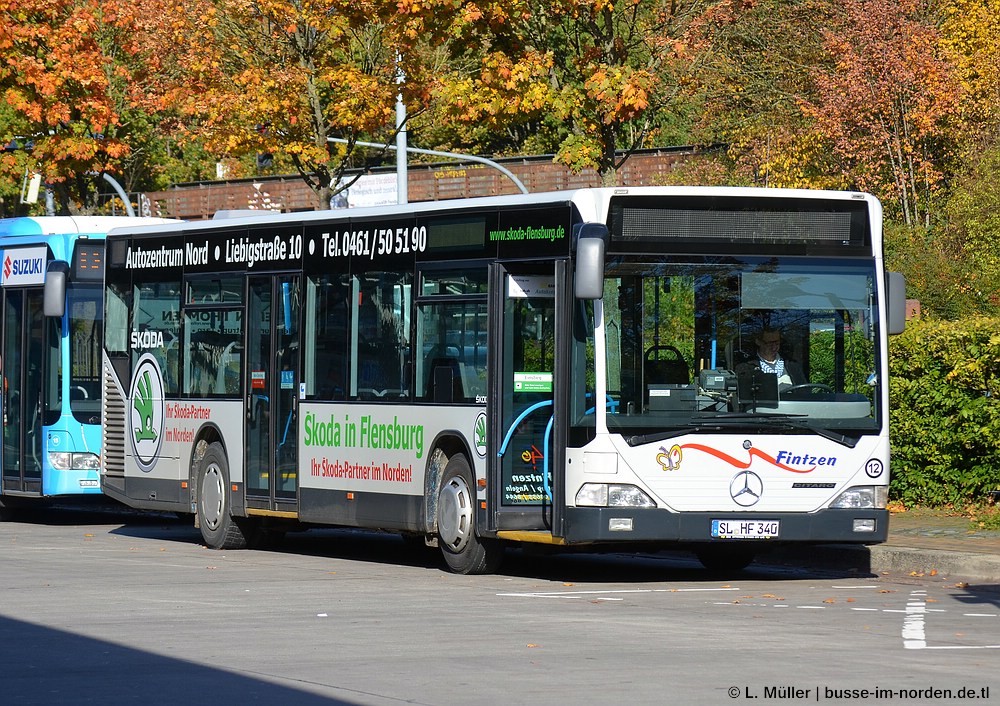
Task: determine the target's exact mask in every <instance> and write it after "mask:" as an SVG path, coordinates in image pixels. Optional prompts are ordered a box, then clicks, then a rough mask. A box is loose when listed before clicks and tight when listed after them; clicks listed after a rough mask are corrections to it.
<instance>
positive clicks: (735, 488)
mask: <svg viewBox="0 0 1000 706" xmlns="http://www.w3.org/2000/svg"><path fill="white" fill-rule="evenodd" d="M763 494H764V481H762V480H761V479H760V476H758V475H757V474H756V473H754V472H753V471H743V472H742V473H737V474H736V475H735V476H733V479H732V480H731V481H730V482H729V495H730V496H731V497H732V499H733V502H735V503H736V504H737V505H739V506H741V507H750V506H751V505H756V504H757V502H758V501H759V500H760V496H761V495H763Z"/></svg>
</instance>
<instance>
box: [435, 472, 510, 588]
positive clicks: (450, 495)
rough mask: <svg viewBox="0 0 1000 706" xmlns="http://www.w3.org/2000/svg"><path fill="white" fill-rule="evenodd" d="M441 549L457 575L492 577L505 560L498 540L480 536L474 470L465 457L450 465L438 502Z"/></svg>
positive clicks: (449, 565) (445, 474) (450, 567)
mask: <svg viewBox="0 0 1000 706" xmlns="http://www.w3.org/2000/svg"><path fill="white" fill-rule="evenodd" d="M437 526H438V545H439V546H440V547H441V554H442V555H443V556H444V561H445V563H446V564H447V565H448V568H449V569H450V570H451V571H453V572H455V573H456V574H489V573H493V572H494V571H496V569H497V567H499V566H500V560H501V559H502V558H503V546H502V545H501V544H500V543H499V542H498V541H497V540H495V539H485V538H481V537H479V536H477V535H476V492H475V485H474V484H473V482H472V470H471V469H470V468H469V462H468V461H467V460H466V459H465V457H464V456H461V455H458V456H454V457H452V459H451V460H450V461H448V465H447V466H446V467H445V469H444V479H443V480H442V482H441V490H440V491H439V493H438V502H437Z"/></svg>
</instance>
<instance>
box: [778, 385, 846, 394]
mask: <svg viewBox="0 0 1000 706" xmlns="http://www.w3.org/2000/svg"><path fill="white" fill-rule="evenodd" d="M798 390H819V391H820V392H833V391H834V390H833V388H832V387H830V386H829V385H824V384H823V383H820V382H806V383H803V384H801V385H792V386H791V387H786V388H785V389H784V390H781V394H783V395H787V394H788V393H789V392H796V391H798Z"/></svg>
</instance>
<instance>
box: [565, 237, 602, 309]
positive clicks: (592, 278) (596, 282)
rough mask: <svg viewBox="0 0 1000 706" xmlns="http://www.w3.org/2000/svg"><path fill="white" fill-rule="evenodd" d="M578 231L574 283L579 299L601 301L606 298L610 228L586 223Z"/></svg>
mask: <svg viewBox="0 0 1000 706" xmlns="http://www.w3.org/2000/svg"><path fill="white" fill-rule="evenodd" d="M574 230H576V278H575V279H574V281H573V285H574V293H575V294H576V298H577V299H600V298H601V297H602V296H604V248H605V243H606V242H607V240H608V228H607V226H605V225H603V224H601V223H584V224H583V225H579V226H577V227H576V228H575V229H574Z"/></svg>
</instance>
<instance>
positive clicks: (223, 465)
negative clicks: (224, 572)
mask: <svg viewBox="0 0 1000 706" xmlns="http://www.w3.org/2000/svg"><path fill="white" fill-rule="evenodd" d="M229 509H230V497H229V463H228V461H226V454H225V452H224V451H223V450H222V444H219V443H214V444H211V445H210V446H209V447H208V450H207V451H206V452H205V456H204V457H203V458H202V459H201V466H200V467H199V469H198V527H199V528H200V529H201V536H202V538H203V539H204V540H205V544H206V545H208V546H209V547H211V548H212V549H244V548H246V546H247V539H246V536H245V535H244V534H243V530H242V529H241V528H240V526H239V525H238V524H237V523H236V520H235V519H234V518H233V517H232V515H231V514H230V512H229Z"/></svg>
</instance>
